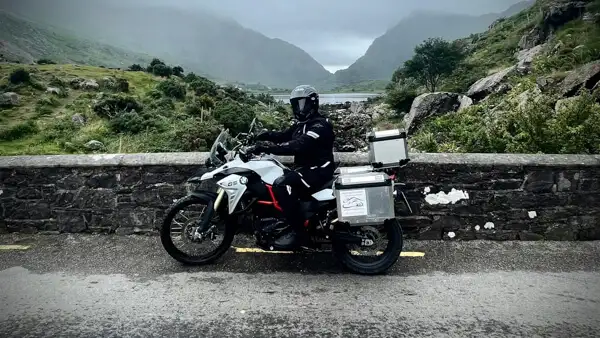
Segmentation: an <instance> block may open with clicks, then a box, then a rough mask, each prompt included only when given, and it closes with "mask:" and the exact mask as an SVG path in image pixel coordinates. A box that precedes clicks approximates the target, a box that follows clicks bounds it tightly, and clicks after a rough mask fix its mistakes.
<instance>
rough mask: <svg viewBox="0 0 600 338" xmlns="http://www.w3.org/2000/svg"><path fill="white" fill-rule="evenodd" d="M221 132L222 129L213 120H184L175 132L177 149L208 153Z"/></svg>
mask: <svg viewBox="0 0 600 338" xmlns="http://www.w3.org/2000/svg"><path fill="white" fill-rule="evenodd" d="M220 132H221V127H220V126H219V125H218V124H217V123H216V121H214V120H212V119H207V120H204V121H200V119H199V118H190V119H187V120H183V121H181V123H179V124H177V126H176V129H175V132H174V136H175V138H174V140H175V147H176V148H177V149H178V150H179V151H207V150H209V149H208V148H209V147H210V145H212V142H213V141H214V140H215V138H217V136H218V135H219V133H220Z"/></svg>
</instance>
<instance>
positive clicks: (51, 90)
mask: <svg viewBox="0 0 600 338" xmlns="http://www.w3.org/2000/svg"><path fill="white" fill-rule="evenodd" d="M46 93H49V94H55V95H60V88H56V87H48V88H46Z"/></svg>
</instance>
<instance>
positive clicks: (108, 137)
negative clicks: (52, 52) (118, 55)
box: [0, 64, 289, 155]
mask: <svg viewBox="0 0 600 338" xmlns="http://www.w3.org/2000/svg"><path fill="white" fill-rule="evenodd" d="M18 69H24V70H25V71H26V72H27V73H28V74H29V75H30V76H29V80H28V81H27V82H23V83H19V84H13V83H11V81H10V78H11V74H13V73H14V72H15V71H16V70H18ZM118 79H121V80H120V81H117V80H118ZM74 80H77V81H76V82H81V81H88V80H95V81H96V82H97V83H98V85H99V88H97V89H89V88H87V89H82V88H81V87H79V86H77V85H74V84H73V82H74ZM124 81H126V82H127V84H128V86H126V87H125V86H119V85H118V84H119V83H120V84H122V83H123V82H124ZM167 81H168V82H167ZM186 81H188V80H187V78H186V79H183V78H178V77H171V79H170V80H167V79H165V78H162V77H157V76H154V75H152V74H149V73H146V72H130V71H121V70H114V69H106V68H100V67H93V66H82V65H73V64H56V65H20V64H2V65H0V87H2V89H3V90H5V91H12V92H15V93H17V94H18V95H19V96H20V103H19V104H18V105H17V106H15V107H10V108H6V107H3V108H0V123H1V125H0V155H23V154H30V155H41V154H64V153H72V154H82V153H91V152H103V153H106V152H109V153H132V152H136V153H137V152H142V153H143V152H157V151H159V152H169V151H205V150H207V147H208V146H209V145H210V144H211V143H212V141H213V140H214V137H215V136H216V134H217V133H218V132H219V131H220V128H221V126H222V125H226V126H230V127H231V128H234V129H240V128H241V129H243V130H246V129H245V128H247V126H248V124H249V122H250V120H251V119H252V118H253V117H255V116H256V117H258V118H259V120H261V121H263V122H264V123H266V124H267V125H268V126H270V127H275V128H277V127H278V126H279V125H280V124H283V123H285V122H286V121H287V119H286V117H287V114H289V112H288V111H287V108H286V107H284V106H279V105H274V106H273V105H272V106H271V110H272V111H269V108H267V106H266V105H264V104H260V102H259V100H267V101H268V100H272V97H269V96H266V95H260V96H253V95H249V94H247V93H244V92H240V91H236V90H235V89H232V88H219V87H217V86H216V85H215V84H214V83H213V82H210V81H208V82H206V84H205V85H204V87H202V89H200V91H198V90H195V89H194V86H192V85H191V84H190V83H193V80H189V81H190V83H188V82H186ZM48 87H54V88H57V89H59V93H51V92H49V91H47V88H48ZM125 88H128V90H126V89H125ZM209 92H210V93H211V94H210V95H209V94H207V93H209ZM211 95H212V96H211ZM203 105H210V109H208V108H207V107H204V106H203ZM75 115H77V117H76V118H74V116H75ZM81 119H83V120H84V123H83V124H82V123H80V120H81ZM91 140H96V141H100V142H102V143H103V144H104V149H101V150H97V151H92V150H89V149H87V148H86V146H85V145H86V143H88V142H89V141H91Z"/></svg>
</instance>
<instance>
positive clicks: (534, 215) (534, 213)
mask: <svg viewBox="0 0 600 338" xmlns="http://www.w3.org/2000/svg"><path fill="white" fill-rule="evenodd" d="M536 217H537V212H535V211H530V212H529V218H536Z"/></svg>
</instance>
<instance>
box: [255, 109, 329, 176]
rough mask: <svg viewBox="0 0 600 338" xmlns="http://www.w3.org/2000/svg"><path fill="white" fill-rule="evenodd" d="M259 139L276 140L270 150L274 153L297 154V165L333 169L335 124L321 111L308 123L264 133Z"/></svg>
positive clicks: (281, 154) (295, 157)
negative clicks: (321, 113)
mask: <svg viewBox="0 0 600 338" xmlns="http://www.w3.org/2000/svg"><path fill="white" fill-rule="evenodd" d="M259 139H260V140H265V141H271V142H273V143H275V145H274V146H270V147H269V151H268V152H269V153H271V154H273V155H279V156H294V164H295V165H296V166H298V167H302V168H311V169H317V168H323V169H326V171H331V172H333V170H334V160H333V142H334V140H335V134H334V132H333V126H332V125H331V123H329V120H328V119H326V118H325V117H323V116H322V115H320V114H318V113H317V114H316V115H315V116H313V117H311V118H310V119H309V120H307V121H306V122H297V123H295V124H294V125H292V126H291V127H290V128H288V129H286V130H284V131H281V132H278V131H270V132H266V133H263V134H261V135H260V136H259Z"/></svg>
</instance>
